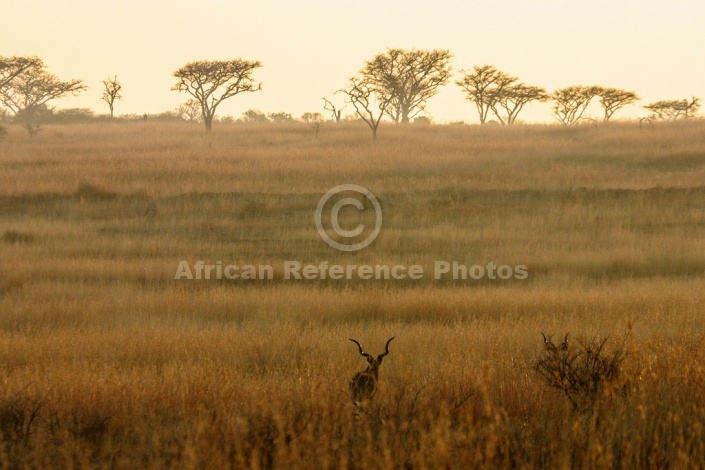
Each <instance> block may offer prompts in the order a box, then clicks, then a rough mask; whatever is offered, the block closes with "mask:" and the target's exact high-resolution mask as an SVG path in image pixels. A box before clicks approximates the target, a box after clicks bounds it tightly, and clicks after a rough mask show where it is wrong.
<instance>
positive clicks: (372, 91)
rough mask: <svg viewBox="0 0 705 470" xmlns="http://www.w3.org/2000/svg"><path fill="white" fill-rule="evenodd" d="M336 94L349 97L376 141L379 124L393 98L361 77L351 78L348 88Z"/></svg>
mask: <svg viewBox="0 0 705 470" xmlns="http://www.w3.org/2000/svg"><path fill="white" fill-rule="evenodd" d="M336 93H345V94H346V95H347V96H348V101H349V102H350V103H351V104H352V105H353V106H354V107H355V112H356V113H357V115H358V116H360V118H361V119H362V120H363V121H365V123H366V124H367V125H368V126H369V128H370V130H371V131H372V139H373V140H376V139H377V129H378V128H379V123H380V122H381V121H382V117H384V114H385V113H386V112H387V107H388V106H389V104H390V102H391V101H392V98H393V97H392V96H390V95H387V94H385V93H384V92H382V91H380V90H379V89H378V88H377V87H375V86H374V85H373V84H370V83H367V82H365V81H364V80H363V79H362V78H360V77H351V78H350V81H349V83H348V86H347V87H346V88H344V89H341V90H338V91H337V92H336Z"/></svg>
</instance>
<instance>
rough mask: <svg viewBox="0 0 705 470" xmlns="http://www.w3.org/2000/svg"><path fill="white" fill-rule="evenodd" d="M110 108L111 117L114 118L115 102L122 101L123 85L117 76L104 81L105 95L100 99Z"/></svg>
mask: <svg viewBox="0 0 705 470" xmlns="http://www.w3.org/2000/svg"><path fill="white" fill-rule="evenodd" d="M100 99H101V100H103V101H105V103H106V104H107V105H108V108H110V117H111V118H112V117H113V107H114V105H115V101H116V100H119V99H122V83H120V82H118V79H117V75H115V76H114V77H113V78H110V77H108V78H106V79H105V80H103V95H102V96H101V97H100Z"/></svg>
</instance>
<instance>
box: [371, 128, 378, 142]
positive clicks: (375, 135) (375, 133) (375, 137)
mask: <svg viewBox="0 0 705 470" xmlns="http://www.w3.org/2000/svg"><path fill="white" fill-rule="evenodd" d="M372 140H377V128H376V127H373V128H372Z"/></svg>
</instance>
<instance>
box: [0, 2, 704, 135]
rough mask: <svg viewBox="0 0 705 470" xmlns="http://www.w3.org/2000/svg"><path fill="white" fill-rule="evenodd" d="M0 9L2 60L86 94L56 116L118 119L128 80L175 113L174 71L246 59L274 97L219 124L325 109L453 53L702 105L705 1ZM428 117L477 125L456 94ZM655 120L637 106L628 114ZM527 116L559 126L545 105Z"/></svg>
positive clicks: (436, 101)
mask: <svg viewBox="0 0 705 470" xmlns="http://www.w3.org/2000/svg"><path fill="white" fill-rule="evenodd" d="M194 5H196V6H194ZM0 11H2V28H0V55H4V56H11V55H37V56H39V57H41V58H42V59H44V61H45V62H46V64H47V65H48V67H49V70H50V71H51V72H53V73H55V74H57V75H58V76H59V77H61V78H65V79H69V78H80V79H82V80H83V81H84V82H85V83H86V84H87V85H88V87H89V89H88V91H86V92H84V93H83V94H82V95H81V96H79V97H76V98H66V99H62V100H60V101H57V102H55V104H56V105H57V107H89V108H93V109H94V110H96V111H99V112H107V107H106V106H105V105H104V104H103V103H102V102H101V101H100V94H101V86H102V85H101V81H102V80H103V79H104V78H106V77H108V76H111V75H114V74H117V75H118V78H119V80H120V81H122V82H123V85H124V99H123V100H122V101H121V102H118V103H117V104H116V113H117V114H122V113H140V114H141V113H145V112H146V113H156V112H159V111H164V110H167V109H172V108H174V107H176V106H177V105H178V104H179V103H181V102H183V101H185V100H186V99H187V98H188V97H187V95H185V94H180V93H177V92H175V91H170V88H171V86H172V84H173V83H174V79H173V77H171V73H172V72H173V71H174V70H176V69H177V68H179V67H180V66H182V65H183V64H185V63H186V62H189V61H192V60H199V59H230V58H238V57H241V58H244V59H249V60H260V61H262V62H263V64H264V67H263V68H261V69H259V70H258V71H256V73H255V77H256V78H257V79H258V80H261V81H262V82H263V91H262V92H260V93H250V94H243V95H239V96H236V97H235V98H232V99H230V100H229V101H227V102H225V103H224V104H223V105H222V107H221V108H219V114H232V115H234V116H239V115H240V114H241V113H242V112H243V111H245V110H247V109H250V108H256V109H260V110H263V111H265V112H274V111H286V112H290V113H292V114H294V115H295V116H298V115H300V114H301V113H303V112H305V111H321V112H323V110H322V109H321V105H322V100H321V97H322V96H327V97H331V98H333V92H334V91H335V90H336V89H338V88H340V87H341V86H343V85H344V84H345V81H346V79H347V77H349V76H350V75H352V74H354V73H355V72H356V71H358V70H359V69H360V68H361V67H362V65H363V64H364V62H365V60H367V59H369V58H371V57H372V56H373V55H374V54H376V53H378V52H382V51H384V50H385V48H387V47H401V48H424V49H432V48H444V49H450V51H451V52H452V53H453V56H454V57H453V69H454V72H455V73H456V75H457V74H458V73H459V70H460V69H464V68H471V67H472V66H474V65H483V64H492V65H495V66H496V67H498V68H499V69H501V70H504V71H506V72H508V73H511V74H514V75H518V76H519V77H520V78H521V79H522V80H524V81H525V82H527V83H529V84H532V85H539V86H543V87H545V88H547V89H548V90H549V91H550V90H553V89H555V88H559V87H563V86H568V85H576V84H585V85H588V84H598V85H604V86H615V87H620V88H627V89H630V90H633V91H636V92H637V93H638V94H639V95H640V96H641V97H642V98H643V101H642V102H641V103H640V104H646V103H648V102H651V101H656V100H660V99H681V98H686V97H690V96H693V95H695V96H699V97H701V98H703V99H705V60H703V57H704V47H703V46H704V45H705V1H704V0H675V1H670V2H666V1H665V0H658V1H654V0H639V1H633V0H609V1H602V0H597V1H596V0H590V1H587V0H583V1H575V0H518V1H517V0H514V1H501V0H486V1H483V2H470V1H467V0H466V1H435V2H430V1H427V2H421V1H416V0H413V1H411V0H406V1H383V0H377V1H372V0H354V1H343V0H328V1H323V0H319V1H305V0H300V1H283V0H277V1H266V2H257V1H254V2H253V1H248V2H243V1H234V0H229V1H228V0H219V1H216V0H201V1H194V0H190V1H183V0H154V1H149V0H142V1H137V0H129V1H120V2H116V1H110V2H108V1H104V0H90V1H88V0H82V1H81V0H41V1H39V0H16V1H15V0H10V1H8V0H0ZM456 78H457V77H456ZM335 101H339V102H342V98H341V97H340V96H339V95H338V97H336V98H335ZM349 110H350V108H348V109H346V110H345V113H347V112H348V111H349ZM596 111H597V110H596ZM428 112H429V113H430V114H431V116H432V117H433V118H434V119H436V120H439V121H448V120H461V119H462V120H466V121H473V122H474V121H477V117H476V115H475V111H474V109H473V108H472V107H471V103H469V102H467V101H465V100H464V98H463V95H462V94H461V92H460V90H459V89H458V88H457V86H455V85H454V84H449V85H447V86H446V87H445V88H443V89H442V90H441V92H440V93H439V94H438V95H437V96H436V97H434V98H433V99H432V100H431V101H430V102H429V105H428ZM644 114H646V112H645V110H642V109H639V108H638V107H636V106H633V107H631V110H630V111H629V112H626V111H625V112H624V114H623V115H644ZM522 117H523V118H524V119H526V120H530V121H533V120H538V121H550V120H551V119H552V118H551V115H550V107H549V105H548V104H533V105H531V108H527V110H525V111H524V114H523V115H522Z"/></svg>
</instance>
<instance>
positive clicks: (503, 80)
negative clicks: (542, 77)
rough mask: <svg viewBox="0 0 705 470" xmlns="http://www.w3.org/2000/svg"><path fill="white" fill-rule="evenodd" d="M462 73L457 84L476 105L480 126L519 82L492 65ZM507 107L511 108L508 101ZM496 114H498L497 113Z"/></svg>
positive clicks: (512, 106) (476, 67)
mask: <svg viewBox="0 0 705 470" xmlns="http://www.w3.org/2000/svg"><path fill="white" fill-rule="evenodd" d="M461 72H462V73H463V77H462V78H461V79H460V80H457V81H456V82H455V84H456V85H458V86H459V87H460V88H462V89H463V91H465V97H466V99H467V100H468V101H470V102H472V103H475V107H476V108H477V113H478V116H479V118H480V124H484V123H485V122H486V121H487V117H488V116H489V114H490V111H493V110H496V109H497V106H498V105H501V104H500V103H499V100H500V99H501V98H502V97H503V96H504V97H505V98H506V97H507V96H508V95H506V94H505V93H504V92H505V90H506V89H508V88H509V87H510V86H512V85H513V84H515V83H516V81H517V80H518V79H517V77H512V76H511V75H508V74H506V73H504V72H502V71H500V70H497V69H496V68H495V67H493V66H491V65H483V66H482V67H478V66H475V67H473V70H472V71H466V70H461ZM515 99H516V98H515ZM524 104H526V103H524ZM507 105H508V106H510V105H509V101H507ZM523 106H524V105H523V104H522V105H521V106H520V107H519V109H518V110H517V111H516V112H518V111H519V110H521V107H523ZM514 107H515V105H514V104H512V105H511V109H514ZM494 112H495V114H497V113H496V111H494ZM498 117H499V116H498ZM500 119H501V118H500ZM512 122H513V121H512Z"/></svg>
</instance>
